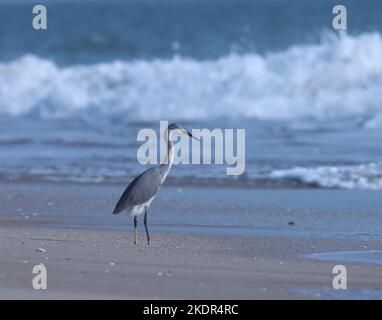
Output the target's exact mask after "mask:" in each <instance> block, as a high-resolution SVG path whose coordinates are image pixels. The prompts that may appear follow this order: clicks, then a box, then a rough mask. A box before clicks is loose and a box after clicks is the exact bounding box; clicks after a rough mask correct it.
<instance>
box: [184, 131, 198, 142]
mask: <svg viewBox="0 0 382 320" xmlns="http://www.w3.org/2000/svg"><path fill="white" fill-rule="evenodd" d="M184 131H185V132H186V133H187V135H188V136H189V137H190V138H194V139H195V140H198V141H200V139H198V138H197V137H195V136H194V135H193V134H192V133H191V132H189V131H187V130H184Z"/></svg>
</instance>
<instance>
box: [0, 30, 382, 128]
mask: <svg viewBox="0 0 382 320" xmlns="http://www.w3.org/2000/svg"><path fill="white" fill-rule="evenodd" d="M381 57H382V38H381V35H380V34H379V33H364V34H362V35H359V36H349V35H342V36H339V37H337V36H328V37H325V38H324V39H323V40H322V41H321V43H320V44H312V45H293V46H291V47H290V48H289V49H288V50H285V51H282V52H278V53H269V54H266V55H260V54H256V53H252V54H242V55H239V54H230V55H228V56H225V57H221V58H219V59H217V60H206V61H200V60H196V59H191V58H185V57H174V58H172V59H169V60H159V59H154V60H136V61H113V62H106V63H98V64H93V65H71V66H64V67H60V66H58V65H56V64H55V63H54V62H53V61H50V60H47V59H43V58H39V57H37V56H34V55H25V56H23V57H21V58H19V59H17V60H13V61H10V62H3V63H0V113H1V114H5V115H11V116H24V115H30V114H33V115H38V116H41V117H45V118H70V117H73V116H77V115H85V116H89V117H93V116H96V115H104V116H110V115H121V114H123V115H124V117H125V118H126V119H140V120H159V119H165V118H168V117H172V116H173V115H174V114H176V115H177V118H179V119H196V120H201V119H211V118H232V117H234V118H239V119H241V118H249V119H250V118H254V119H260V120H284V121H290V120H304V119H309V120H319V121H325V120H341V119H343V118H351V117H357V118H361V119H366V120H365V121H364V122H362V123H363V124H365V126H366V127H369V128H374V127H378V126H380V125H381V124H382V121H381V119H382V95H381V94H380V92H381V90H382V59H381Z"/></svg>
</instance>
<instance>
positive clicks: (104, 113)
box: [0, 0, 382, 190]
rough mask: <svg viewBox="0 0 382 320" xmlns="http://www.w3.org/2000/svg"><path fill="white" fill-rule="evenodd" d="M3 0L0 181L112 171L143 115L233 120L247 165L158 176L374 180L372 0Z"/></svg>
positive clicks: (132, 160) (353, 184)
mask: <svg viewBox="0 0 382 320" xmlns="http://www.w3.org/2000/svg"><path fill="white" fill-rule="evenodd" d="M341 3H342V4H345V5H346V6H347V9H348V30H347V32H342V33H338V32H336V31H333V30H332V29H331V19H332V17H333V15H332V14H331V10H332V7H333V6H334V5H335V4H337V3H336V1H332V0H323V1H313V0H311V1H308V0H291V1H282V0H253V1H251V0H246V1H244V0H203V1H202V0H155V1H154V0H140V1H138V0H129V1H90V0H88V1H82V2H79V3H78V2H75V1H57V0H56V1H53V0H51V1H46V7H47V10H48V30H45V31H36V30H33V28H32V24H31V21H32V17H33V16H32V6H33V4H34V3H33V2H31V1H4V0H0V48H1V49H0V181H57V182H66V181H75V182H83V183H105V182H108V183H122V182H126V181H127V180H128V179H130V178H132V177H133V176H135V175H136V174H137V173H139V172H140V171H142V170H143V169H144V168H145V167H143V166H141V165H139V164H138V163H137V158H136V152H137V148H138V147H139V145H140V143H138V142H137V139H136V135H137V132H138V131H139V130H140V129H142V128H146V127H148V128H153V129H155V130H157V131H158V130H159V121H160V120H168V121H176V122H178V123H180V124H182V125H184V126H185V127H187V128H189V129H192V128H209V129H214V128H222V129H224V128H245V129H246V171H245V173H244V174H243V175H242V176H238V177H234V176H227V175H226V174H225V169H226V166H225V165H179V166H176V167H174V168H173V171H172V172H171V174H170V177H169V181H168V183H170V184H179V185H184V184H196V185H210V186H237V187H267V188H278V187H282V188H312V187H315V188H344V189H367V190H381V189H382V143H381V142H382V139H381V134H382V19H381V18H382V3H381V2H380V1H377V0H367V1H362V2H361V1H350V0H348V1H342V2H341Z"/></svg>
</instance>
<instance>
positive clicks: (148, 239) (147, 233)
mask: <svg viewBox="0 0 382 320" xmlns="http://www.w3.org/2000/svg"><path fill="white" fill-rule="evenodd" d="M147 212H148V210H147V207H145V217H144V219H143V222H144V224H145V230H146V237H147V244H150V235H149V229H147Z"/></svg>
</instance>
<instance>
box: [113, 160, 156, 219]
mask: <svg viewBox="0 0 382 320" xmlns="http://www.w3.org/2000/svg"><path fill="white" fill-rule="evenodd" d="M161 171H162V170H160V167H153V168H149V169H147V170H146V171H144V172H143V173H141V174H140V175H139V176H138V177H136V178H135V179H134V180H133V181H132V182H130V184H129V185H128V186H127V188H126V189H125V191H124V192H123V194H122V196H121V198H120V199H119V201H118V202H117V204H116V206H115V207H114V210H113V214H118V213H120V212H121V211H123V210H125V209H126V208H129V207H134V206H137V205H142V204H144V203H146V202H147V201H149V200H150V199H151V198H152V197H154V196H155V194H156V193H157V192H158V191H159V189H160V186H161V184H162V175H161Z"/></svg>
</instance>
